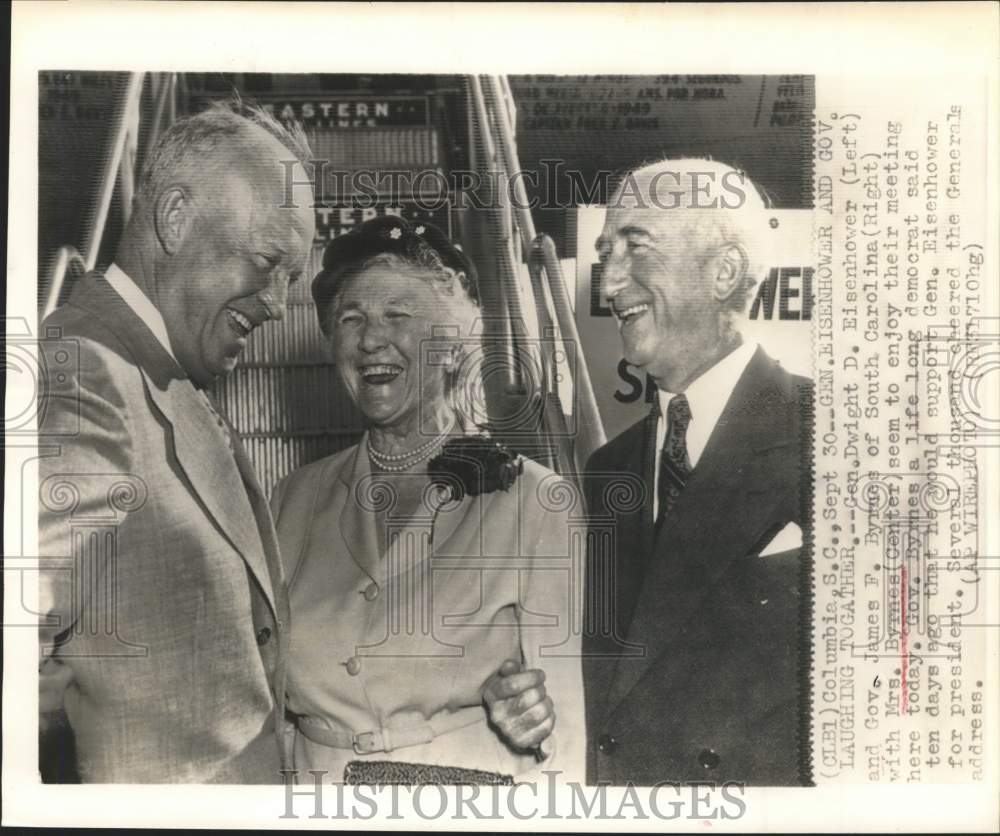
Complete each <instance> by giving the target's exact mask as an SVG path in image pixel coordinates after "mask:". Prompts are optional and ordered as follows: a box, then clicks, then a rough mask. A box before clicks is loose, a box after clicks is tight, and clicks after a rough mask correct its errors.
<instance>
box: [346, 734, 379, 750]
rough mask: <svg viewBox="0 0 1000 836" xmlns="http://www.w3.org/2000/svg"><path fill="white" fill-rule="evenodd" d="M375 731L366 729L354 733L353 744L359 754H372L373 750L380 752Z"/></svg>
mask: <svg viewBox="0 0 1000 836" xmlns="http://www.w3.org/2000/svg"><path fill="white" fill-rule="evenodd" d="M376 734H377V732H375V731H365V732H358V733H357V734H356V735H354V737H353V739H352V741H351V742H352V744H353V746H354V751H355V752H356V753H357V754H359V755H370V754H371V753H372V752H378V751H379V747H378V746H377V745H376V740H375V736H376Z"/></svg>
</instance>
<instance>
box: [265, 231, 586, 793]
mask: <svg viewBox="0 0 1000 836" xmlns="http://www.w3.org/2000/svg"><path fill="white" fill-rule="evenodd" d="M313 296H314V298H315V300H316V306H317V312H318V314H319V318H320V324H321V327H322V329H323V332H324V335H325V336H326V338H327V340H328V343H329V348H330V350H331V351H332V353H333V356H334V361H335V363H336V366H337V368H338V370H339V373H340V375H341V377H342V378H343V380H344V383H345V385H346V388H347V391H348V393H349V394H350V396H351V398H352V399H353V400H354V401H355V403H356V404H357V405H358V407H359V408H360V409H361V411H362V412H363V413H364V415H365V417H366V418H367V419H368V420H369V421H370V422H371V425H370V428H369V431H368V432H367V433H366V435H365V437H364V438H363V439H362V441H361V443H360V444H358V445H357V446H355V447H352V448H350V449H348V450H345V451H342V452H340V453H337V454H335V455H333V456H331V457H329V458H326V459H322V460H320V461H318V462H315V463H313V464H310V465H308V466H306V467H303V468H300V469H299V470H297V471H295V472H294V473H292V474H291V476H289V477H288V478H287V479H285V480H284V481H282V482H281V483H280V484H279V485H278V487H277V488H276V490H275V494H274V497H273V498H272V508H273V510H274V516H275V519H276V522H277V529H278V537H279V540H280V544H281V553H282V555H283V556H284V559H285V561H286V577H287V578H288V583H289V595H290V601H291V607H292V621H293V623H294V624H295V627H294V630H293V635H292V642H291V651H290V659H289V678H288V699H289V707H290V710H291V712H292V713H293V715H294V724H293V725H290V727H289V736H288V742H289V746H290V749H291V750H292V752H293V760H294V764H295V768H296V769H297V770H299V771H302V770H306V769H309V770H324V771H326V772H327V773H328V774H329V775H331V776H332V777H333V778H334V780H340V779H341V778H342V777H343V779H344V780H346V781H355V780H357V778H358V776H364V779H365V780H366V781H367V780H372V781H378V782H383V783H385V782H388V783H392V782H397V781H414V782H415V781H418V780H426V779H427V776H428V772H427V769H428V768H431V769H434V770H437V771H435V772H433V778H431V780H434V781H437V782H439V783H470V782H472V783H480V782H486V783H496V782H508V781H511V780H513V779H514V777H515V776H519V775H524V774H525V773H527V772H529V771H533V770H537V769H539V768H540V767H539V763H538V762H539V760H542V761H544V765H543V767H542V768H545V769H552V768H557V769H561V770H563V771H564V772H566V773H568V774H569V775H577V776H580V777H582V770H583V753H584V732H583V703H582V693H583V689H582V676H581V671H580V659H579V652H578V647H579V637H578V636H574V635H573V634H572V632H571V631H570V630H569V629H568V625H569V623H570V618H569V616H570V612H571V608H570V588H571V586H570V584H569V583H568V582H567V581H568V578H569V577H570V572H569V567H568V566H566V565H565V562H566V561H567V560H568V558H567V557H566V555H567V554H569V549H568V532H569V526H568V517H567V514H568V513H569V510H570V509H569V508H568V507H566V505H565V503H562V504H560V505H559V507H558V508H557V507H553V503H551V502H550V503H546V502H544V501H542V500H541V499H540V498H541V497H544V496H552V495H553V493H552V492H553V490H555V491H556V493H558V492H559V491H564V490H573V489H572V488H571V487H570V486H569V485H568V484H566V483H563V482H562V481H561V480H560V479H559V477H558V476H556V475H555V474H554V473H552V472H550V471H548V470H546V469H544V468H542V467H541V466H539V465H537V464H535V463H533V462H521V461H520V460H519V459H515V458H512V457H510V456H507V455H506V454H505V451H504V450H503V449H502V448H500V447H499V446H498V445H493V444H492V443H491V442H487V443H486V444H482V443H480V442H481V441H485V440H484V439H482V437H481V436H480V437H477V439H472V441H474V442H475V443H473V444H471V445H470V444H465V446H463V445H462V444H460V443H459V441H460V439H463V438H465V434H466V432H467V430H468V429H469V428H468V426H467V424H468V422H467V420H466V419H465V418H464V416H463V414H462V409H461V408H460V406H459V405H458V404H457V403H456V397H455V393H456V392H457V391H459V390H462V391H464V390H465V389H467V388H468V387H467V386H464V385H462V386H460V385H459V378H460V377H461V376H462V372H461V369H462V367H463V363H462V359H463V352H464V346H466V345H468V344H469V343H470V339H471V334H472V330H473V325H474V323H475V320H476V317H477V315H478V299H479V297H478V288H477V283H476V271H475V268H474V266H473V265H472V263H471V262H470V261H469V259H468V258H467V257H466V256H465V255H464V254H463V253H462V252H461V251H460V250H458V249H457V248H455V247H453V246H452V245H451V244H450V243H449V242H448V240H447V239H446V238H445V237H444V235H443V234H442V233H441V232H439V231H438V230H437V229H436V228H434V227H432V226H431V225H430V224H421V225H416V226H411V225H410V224H408V223H407V222H406V221H404V220H401V219H400V218H396V217H386V218H379V219H376V220H372V221H369V222H368V223H365V224H363V225H361V226H360V227H358V229H357V230H356V231H354V232H352V233H349V234H347V235H344V236H342V237H340V238H337V239H334V241H333V242H332V243H331V244H330V245H329V246H328V248H327V250H326V252H325V254H324V259H323V270H322V271H321V272H320V273H319V275H318V276H317V277H316V279H315V280H314V282H313ZM467 365H472V364H467ZM473 429H474V428H473ZM476 444H479V447H476ZM446 445H447V455H443V456H442V455H440V454H441V451H442V449H443V448H445V446H446ZM473 448H475V449H479V448H482V450H484V451H486V453H487V455H485V456H478V457H477V456H475V455H472V456H471V457H470V456H469V455H467V454H466V452H465V451H467V450H470V449H473ZM494 461H497V462H500V463H501V464H502V465H503V466H504V470H503V473H502V474H499V475H502V476H505V477H506V478H493V477H495V476H497V475H498V474H496V473H492V472H489V473H488V472H486V471H488V470H490V468H491V467H492V468H493V470H495V469H496V468H495V467H493V466H492V465H491V464H490V462H494ZM442 462H443V463H445V465H447V466H446V467H443V469H442ZM435 463H436V464H435ZM456 465H458V469H460V470H463V472H464V471H468V470H469V468H472V469H473V470H475V469H476V468H477V467H479V468H480V469H481V470H482V472H481V473H478V474H474V475H473V477H472V478H471V479H470V478H469V477H468V474H467V475H466V479H465V482H466V483H468V484H463V485H461V486H459V485H456V484H452V482H453V481H454V480H450V476H452V475H454V472H457V471H456V467H455V466H456ZM432 473H433V474H434V477H433V479H432V476H431V474H432ZM442 474H443V475H442ZM477 477H478V478H477ZM499 556H503V559H502V560H499V559H498V557H499ZM444 569H446V571H445V570H444ZM553 570H556V571H553ZM559 570H562V571H559ZM541 613H544V614H546V615H548V616H550V618H548V619H546V618H540V617H539V614H541ZM540 624H541V625H542V626H539V625H540ZM543 647H548V648H553V647H559V648H560V651H561V654H562V655H561V656H560V657H559V658H549V657H546V660H545V677H544V682H545V684H544V685H543V684H542V679H543V677H542V676H541V674H540V672H539V671H538V670H537V668H538V667H540V664H539V662H538V657H539V656H540V653H541V649H542V648H543ZM505 664H506V666H505ZM502 666H505V667H504V672H505V674H510V676H511V677H523V680H522V684H524V683H529V684H530V687H525V688H523V689H521V690H523V693H522V694H521V696H520V697H519V700H520V702H519V704H518V706H517V707H516V708H511V707H510V706H509V705H507V704H506V703H505V701H504V699H502V698H498V697H495V696H494V691H493V689H492V688H487V687H486V685H487V683H488V682H489V681H490V680H491V677H493V675H494V674H496V673H497V671H499V670H500V669H501V667H502ZM519 668H520V669H522V670H521V672H520V673H517V672H516V671H517V670H518V669H519ZM512 671H514V672H512ZM553 704H555V705H556V706H558V710H559V718H560V719H559V727H558V729H557V730H556V734H554V735H551V736H549V737H546V736H547V735H548V734H549V732H550V731H551V730H552V728H553V724H554V722H555V720H554V707H553ZM543 738H544V739H545V742H544V743H542V741H543ZM557 741H558V742H557ZM540 743H541V744H542V746H541V748H539V744H540ZM557 747H558V748H557Z"/></svg>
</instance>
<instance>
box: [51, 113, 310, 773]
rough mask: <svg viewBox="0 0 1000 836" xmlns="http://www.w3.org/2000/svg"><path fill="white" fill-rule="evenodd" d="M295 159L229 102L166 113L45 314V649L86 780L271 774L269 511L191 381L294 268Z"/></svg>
mask: <svg viewBox="0 0 1000 836" xmlns="http://www.w3.org/2000/svg"><path fill="white" fill-rule="evenodd" d="M308 155H309V151H308V147H307V146H306V144H305V142H304V138H303V137H302V136H301V134H299V135H293V134H292V133H290V132H289V131H287V130H285V129H284V128H283V127H282V126H281V125H280V124H279V123H277V122H275V121H274V120H273V119H270V118H269V117H267V115H266V114H265V113H263V112H262V111H259V110H257V109H254V108H248V107H245V106H241V105H239V104H238V103H234V104H232V105H229V106H216V107H214V108H211V109H209V110H208V111H206V112H203V113H201V114H199V115H196V116H194V117H191V118H188V119H184V120H181V121H180V122H178V123H176V124H175V125H174V126H172V128H171V129H170V130H169V131H168V132H167V133H166V134H165V135H164V136H163V137H162V138H161V140H160V141H159V143H158V144H157V146H156V148H155V149H154V151H153V152H152V154H151V159H150V160H149V161H148V163H147V165H146V167H145V170H144V174H143V177H142V180H141V183H140V187H139V191H138V196H137V200H136V204H135V207H134V211H133V213H132V216H131V219H130V221H129V224H128V227H127V228H126V230H125V231H124V233H123V235H122V239H121V243H120V246H119V249H118V253H117V256H116V258H115V263H114V264H113V265H111V267H110V268H109V269H108V270H107V271H105V272H104V273H103V274H96V273H95V274H91V275H88V276H86V277H85V278H84V279H83V280H81V282H80V283H79V285H78V286H77V287H75V288H74V289H73V292H72V296H71V297H70V299H69V301H68V302H67V303H66V304H65V305H64V306H62V307H61V308H59V309H58V310H57V311H55V312H54V313H53V314H52V315H51V316H50V317H49V318H48V319H47V320H46V321H45V322H44V323H43V326H42V333H43V334H45V335H47V336H48V337H49V339H46V340H43V341H42V345H41V350H42V351H43V352H44V355H45V357H46V358H47V359H48V360H50V361H53V362H56V361H57V360H58V358H57V357H56V354H57V353H58V352H60V351H62V350H63V349H65V347H66V346H72V347H74V350H75V351H77V352H78V356H79V363H78V364H77V366H76V368H75V369H74V370H73V371H72V372H71V374H70V379H69V380H68V381H66V382H64V383H63V385H61V386H59V387H58V388H57V389H53V390H52V392H51V393H50V396H49V397H48V398H46V400H45V402H44V403H43V405H42V418H41V421H40V427H39V434H40V445H41V446H42V447H43V448H46V447H48V446H49V445H53V446H52V447H50V448H49V449H47V450H44V451H43V452H48V453H49V455H45V456H44V457H43V458H42V459H41V464H40V517H39V528H40V543H41V549H42V554H43V555H45V556H46V561H45V562H44V563H43V572H42V575H41V609H42V612H41V625H42V626H41V630H40V633H41V645H42V653H43V656H44V658H45V659H46V660H47V661H46V663H45V667H46V668H49V667H51V666H56V667H58V666H64V667H62V668H61V675H64V676H65V675H66V674H67V673H68V674H69V677H68V678H69V679H70V680H71V681H70V685H69V687H68V689H67V691H66V693H65V706H66V712H67V715H68V717H69V721H70V724H71V726H72V729H73V732H74V734H75V738H76V750H77V759H78V762H77V766H78V770H79V774H80V777H81V779H82V780H83V781H87V782H122V783H136V782H155V783H168V782H227V783H260V782H279V781H280V780H281V776H280V773H279V770H280V768H281V767H282V758H281V755H280V753H279V746H278V737H277V736H276V733H275V730H276V726H277V724H278V723H279V722H280V720H281V717H282V714H283V707H284V655H285V649H286V646H287V641H288V631H289V616H288V604H287V596H286V592H285V586H284V580H283V577H282V570H281V562H280V560H279V556H278V551H277V544H276V539H275V532H274V525H273V523H272V521H271V517H270V515H269V512H268V507H267V503H266V500H265V497H264V496H263V495H262V493H261V490H260V486H259V485H258V483H257V479H256V477H255V475H254V473H253V470H252V468H251V465H250V462H249V460H248V459H247V456H246V453H245V451H244V450H243V447H242V446H241V444H240V441H239V438H238V437H237V435H236V433H235V432H234V431H233V430H232V428H231V427H230V426H229V425H228V423H227V422H226V421H225V419H223V418H222V417H220V416H219V415H218V413H216V411H215V409H214V407H213V405H212V402H211V399H210V397H209V395H208V394H207V392H206V391H205V387H207V386H209V385H210V384H211V383H212V381H213V380H215V379H216V378H217V377H218V376H220V375H224V374H226V373H228V372H230V371H231V370H232V369H233V368H234V366H235V365H236V363H237V361H238V358H239V356H240V353H241V351H242V350H243V348H244V346H245V344H246V341H247V339H248V337H249V336H250V334H251V332H252V331H253V330H254V329H255V328H257V327H259V326H261V325H263V324H264V323H266V322H268V321H269V320H276V319H280V318H281V317H282V316H283V314H284V310H285V301H286V294H287V290H288V285H289V283H290V282H293V281H295V280H296V279H297V278H298V277H299V276H300V274H301V272H302V270H303V269H304V267H305V264H306V259H307V257H308V254H309V251H310V247H311V245H312V240H313V236H314V218H313V208H312V204H313V197H312V189H311V187H310V186H309V185H308V179H307V176H306V173H305V171H304V169H303V166H302V163H303V162H305V161H306V160H307V158H308ZM286 169H287V170H289V171H290V172H291V174H292V175H293V176H292V177H291V178H289V180H290V181H291V182H292V183H293V184H295V185H294V186H293V187H292V189H291V193H289V192H288V191H287V190H286V173H287V172H286ZM59 393H62V394H59ZM102 526H103V527H102ZM48 676H49V681H52V680H53V679H54V678H55V675H54V674H48ZM47 701H48V704H50V705H51V702H52V700H51V695H50V694H49V695H47ZM45 703H46V700H43V705H44V704H45Z"/></svg>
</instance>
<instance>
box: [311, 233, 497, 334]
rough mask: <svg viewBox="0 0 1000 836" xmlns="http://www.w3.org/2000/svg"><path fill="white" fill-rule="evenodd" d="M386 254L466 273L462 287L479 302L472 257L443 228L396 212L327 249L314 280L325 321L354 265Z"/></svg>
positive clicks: (318, 307)
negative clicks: (412, 219) (321, 265)
mask: <svg viewBox="0 0 1000 836" xmlns="http://www.w3.org/2000/svg"><path fill="white" fill-rule="evenodd" d="M383 253H392V254H393V255H398V256H400V257H401V258H403V259H406V260H407V261H411V262H414V263H417V264H425V265H433V264H436V263H440V264H441V265H443V266H445V267H449V268H451V269H452V270H455V271H456V272H458V273H461V274H462V277H461V278H460V281H461V284H462V287H463V288H464V289H465V292H466V293H468V294H469V298H470V299H472V301H473V302H474V303H475V304H477V305H478V304H479V276H478V274H477V272H476V267H475V265H474V264H473V263H472V261H471V260H470V259H469V257H468V256H467V255H466V254H465V253H463V252H462V250H461V249H459V248H458V247H456V246H455V245H454V244H452V243H451V241H449V240H448V236H446V235H445V234H444V233H443V232H442V231H441V230H440V229H438V228H437V227H436V226H434V225H433V224H430V223H426V222H424V221H414V222H412V223H411V222H409V221H406V220H404V219H403V218H400V217H397V216H395V215H386V216H384V217H380V218H372V220H370V221H365V222H364V223H363V224H361V225H359V226H358V227H356V228H355V229H352V230H351V231H350V232H348V233H346V234H344V235H338V236H337V237H336V238H334V239H333V240H332V241H331V242H330V243H329V244H327V246H326V249H325V250H324V251H323V269H322V270H321V271H320V272H319V273H318V274H317V275H316V278H315V279H313V283H312V295H313V300H314V301H315V302H316V311H317V313H318V314H319V321H320V323H321V324H323V323H326V322H327V316H328V314H329V308H330V306H331V305H332V304H333V300H334V298H335V297H336V295H337V291H338V290H339V288H340V284H341V281H342V280H343V278H344V277H345V276H346V275H347V274H348V273H349V272H350V268H352V267H355V266H357V265H360V264H362V263H363V262H365V261H367V260H368V259H369V258H372V257H373V256H377V255H381V254H383Z"/></svg>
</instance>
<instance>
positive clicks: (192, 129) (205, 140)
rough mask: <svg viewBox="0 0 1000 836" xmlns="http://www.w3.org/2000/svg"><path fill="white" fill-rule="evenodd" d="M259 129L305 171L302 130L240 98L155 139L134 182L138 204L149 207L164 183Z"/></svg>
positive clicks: (215, 104)
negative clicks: (255, 128)
mask: <svg viewBox="0 0 1000 836" xmlns="http://www.w3.org/2000/svg"><path fill="white" fill-rule="evenodd" d="M254 126H256V127H258V128H260V129H261V130H263V131H265V132H266V133H268V134H270V135H271V136H272V137H274V138H275V139H277V140H278V141H279V142H280V143H281V144H282V145H283V146H284V147H285V148H286V149H288V151H289V152H291V154H293V155H294V157H295V159H296V160H297V161H298V162H299V163H301V164H302V166H303V167H304V168H306V170H307V171H308V165H307V164H308V163H310V162H311V160H312V151H311V149H310V148H309V141H308V140H307V139H306V135H305V132H304V131H303V130H302V127H301V126H300V125H299V124H298V123H297V122H294V123H292V125H291V126H290V127H289V126H286V125H284V124H282V123H281V122H279V121H278V120H277V119H275V118H274V116H272V115H271V114H270V113H268V112H267V111H266V110H264V108H262V107H260V106H258V105H254V104H250V103H247V102H244V101H243V100H242V99H241V98H240V97H239V96H233V97H232V98H230V99H226V100H223V101H217V102H212V103H211V104H210V105H209V106H208V108H206V109H205V110H203V111H201V112H200V113H196V114H195V115H193V116H187V117H185V118H183V119H179V120H178V121H177V122H174V124H173V125H171V126H170V128H169V129H168V130H167V131H166V132H165V133H164V134H163V135H162V136H161V137H160V138H159V140H158V141H157V143H156V145H155V146H154V147H153V150H152V151H151V152H150V154H149V158H148V159H147V160H146V161H145V164H144V165H143V168H142V174H141V176H140V178H139V184H138V189H137V190H136V191H137V199H138V200H139V201H144V202H151V201H153V200H155V199H156V197H157V195H159V194H160V192H161V191H162V190H163V189H164V188H165V187H166V186H167V185H168V184H169V180H170V179H171V178H172V177H174V176H175V175H176V173H177V172H178V171H181V170H183V169H185V168H188V167H194V166H199V167H203V166H204V165H205V161H206V158H211V156H213V155H216V154H218V152H219V151H221V150H225V149H226V146H227V144H228V145H229V146H230V147H232V146H233V145H237V143H238V142H239V140H240V139H241V138H242V136H243V135H245V133H246V131H247V129H248V128H251V127H254Z"/></svg>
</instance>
